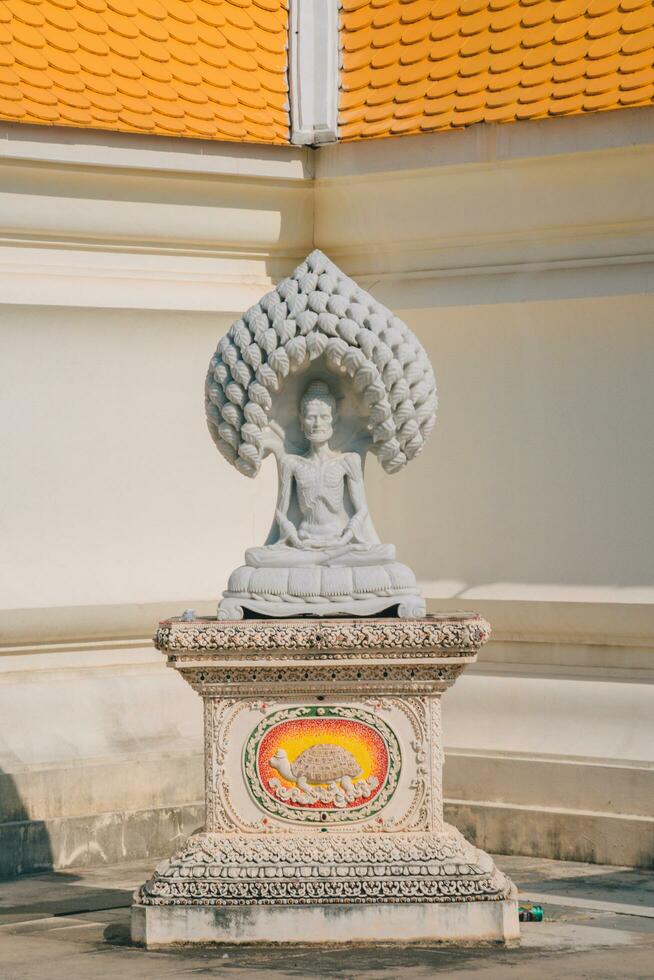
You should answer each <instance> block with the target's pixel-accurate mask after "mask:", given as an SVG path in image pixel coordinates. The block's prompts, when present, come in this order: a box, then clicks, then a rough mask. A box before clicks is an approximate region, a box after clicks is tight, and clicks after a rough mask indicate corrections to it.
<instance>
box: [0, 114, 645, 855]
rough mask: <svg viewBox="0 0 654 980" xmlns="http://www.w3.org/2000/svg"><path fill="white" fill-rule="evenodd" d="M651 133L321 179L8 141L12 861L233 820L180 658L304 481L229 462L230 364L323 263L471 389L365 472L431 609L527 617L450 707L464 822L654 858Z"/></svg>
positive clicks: (447, 138)
mask: <svg viewBox="0 0 654 980" xmlns="http://www.w3.org/2000/svg"><path fill="white" fill-rule="evenodd" d="M653 120H654V115H653V114H652V112H650V111H648V110H636V111H634V112H619V113H608V114H606V115H605V116H604V117H603V118H602V117H601V116H595V117H589V118H586V119H582V120H575V119H569V120H561V121H559V122H547V123H542V124H524V125H520V126H506V127H473V129H471V130H469V131H466V132H465V133H461V134H435V135H434V136H431V137H425V138H419V139H417V140H414V139H412V138H411V139H410V138H407V139H402V140H399V141H383V143H372V144H368V145H359V146H351V145H340V146H336V147H334V148H322V149H321V150H320V151H319V152H318V155H317V157H316V155H313V156H312V155H311V151H306V150H297V149H293V150H290V149H289V150H288V151H285V150H279V152H278V154H277V155H276V154H274V153H272V152H271V151H269V150H263V149H260V148H259V149H252V150H251V151H250V150H248V151H244V150H243V148H242V147H239V148H235V147H216V146H213V147H209V148H206V150H205V144H199V143H198V144H195V143H192V144H191V145H190V146H187V145H186V144H181V145H180V143H179V142H178V141H174V140H171V141H168V140H161V141H159V140H155V139H151V140H148V139H142V140H141V139H140V138H137V139H135V140H133V141H132V139H131V138H130V139H127V138H125V139H118V138H114V137H108V136H107V137H105V136H103V135H102V134H82V135H79V134H77V135H75V136H73V135H71V134H70V133H67V134H66V133H64V134H63V135H62V133H61V131H56V130H53V131H50V130H45V128H43V129H40V128H35V129H30V128H23V127H7V128H6V132H3V136H4V139H3V140H2V141H1V142H2V149H1V150H0V155H2V157H3V159H2V162H0V201H1V202H2V207H1V208H0V213H1V214H2V219H1V224H2V235H3V241H4V243H5V244H4V245H3V246H2V248H0V299H2V301H3V306H2V308H1V309H0V318H1V326H0V361H1V362H2V364H3V368H4V383H3V390H2V393H1V394H0V400H1V402H2V410H1V412H0V419H1V420H2V421H1V425H2V429H3V434H2V445H3V461H2V471H3V479H2V490H1V492H0V498H1V503H0V508H1V511H0V513H1V515H2V520H1V524H2V535H3V544H2V558H1V560H0V606H1V607H2V612H0V637H1V642H2V649H1V650H0V653H1V654H2V655H1V656H0V717H2V719H3V724H2V726H1V730H0V852H1V853H3V855H4V865H5V870H12V869H16V868H19V867H23V868H24V869H30V868H32V869H34V868H37V867H41V866H47V865H48V864H52V863H54V864H55V865H56V866H60V867H64V866H66V867H72V866H74V865H75V864H83V863H95V862H101V861H110V860H119V859H121V858H122V857H137V856H140V855H146V854H147V855H155V854H159V853H164V852H165V851H167V850H170V849H171V848H172V847H173V846H174V843H175V841H174V838H175V837H176V836H179V835H180V834H183V833H187V832H188V831H190V830H192V829H194V827H195V826H197V825H198V824H199V823H201V820H202V816H201V806H200V803H199V801H200V799H201V795H202V785H201V761H200V740H201V716H200V703H199V699H198V698H196V697H195V696H194V695H193V694H192V692H190V691H189V690H187V689H186V687H185V685H181V686H180V683H179V679H178V678H175V677H173V676H172V673H171V672H168V671H167V670H166V669H165V668H164V667H163V666H162V664H161V662H160V661H161V659H162V658H160V657H159V655H158V654H156V652H154V651H153V650H152V649H151V647H150V645H149V639H148V638H149V635H150V634H151V631H152V628H153V625H154V623H155V622H156V621H157V620H158V619H159V618H162V617H163V616H165V615H168V614H171V613H172V614H175V613H179V612H180V611H181V610H182V609H183V608H185V607H188V606H195V607H196V608H197V609H198V611H209V610H211V608H212V606H213V604H214V601H215V598H216V597H217V596H218V594H219V592H220V590H221V588H222V587H223V586H224V584H225V582H226V578H227V575H228V574H229V571H231V569H232V568H233V567H234V566H235V565H236V564H238V563H239V561H240V559H241V554H242V551H243V549H244V548H245V547H246V546H247V545H248V544H251V543H256V542H259V541H261V540H263V537H264V536H265V533H266V531H267V528H268V523H269V520H270V516H271V512H272V506H273V503H272V494H273V484H274V480H273V473H272V467H270V466H268V467H267V472H264V473H262V475H261V476H260V477H259V478H258V479H257V481H256V483H255V482H250V481H247V480H246V479H244V478H243V477H241V476H240V475H239V474H237V473H236V472H235V471H232V470H231V468H229V467H227V466H226V465H225V464H224V463H223V461H222V459H221V458H220V457H219V455H218V454H217V453H216V452H215V450H214V449H213V446H212V444H211V441H210V439H209V437H208V434H207V432H206V429H205V425H204V420H203V406H202V384H203V379H204V372H205V370H206V364H207V361H208V358H209V356H210V354H211V352H212V350H213V348H214V346H215V343H216V341H217V339H218V337H219V336H220V335H221V333H222V332H223V331H224V329H225V328H226V326H227V325H228V324H229V323H230V322H231V320H232V319H233V318H234V316H235V315H236V314H238V313H239V312H240V311H241V310H242V309H243V308H245V307H247V306H248V305H250V304H251V303H252V302H254V301H255V300H256V299H257V298H258V296H259V295H261V293H263V292H264V291H265V290H266V288H268V287H269V285H270V284H271V282H273V281H274V280H275V279H277V278H279V277H281V276H282V275H283V274H284V272H285V271H286V270H288V269H290V268H292V266H293V265H294V264H295V262H296V261H297V260H299V259H301V258H302V257H303V255H304V254H306V252H308V251H309V250H310V249H311V248H312V247H314V246H318V247H321V248H323V249H324V250H325V251H326V252H328V254H330V256H331V257H332V258H333V259H334V260H335V261H336V262H338V263H339V264H341V265H342V266H343V267H344V268H345V269H347V271H349V272H351V273H353V274H355V275H357V277H358V278H360V280H361V281H362V282H363V284H365V285H366V286H367V288H370V289H371V290H372V292H373V293H374V294H375V295H376V296H377V297H378V298H379V299H380V300H382V301H383V302H386V303H387V304H388V305H391V306H392V307H393V308H395V309H397V310H398V312H399V313H400V314H401V315H402V316H403V317H404V318H405V319H406V320H407V322H408V323H409V325H410V326H411V327H412V328H413V329H414V330H415V331H416V333H417V334H418V335H419V336H420V338H421V340H422V341H423V343H424V344H425V346H426V348H427V350H428V352H429V354H430V356H431V358H432V360H433V363H434V368H435V371H436V375H437V379H438V381H439V387H440V394H441V410H440V416H439V422H438V425H437V427H436V429H435V431H434V434H433V436H432V438H431V440H430V443H429V446H428V448H427V450H426V452H425V454H424V456H423V457H421V458H420V459H419V460H417V461H416V462H415V464H413V465H412V466H411V467H410V468H408V470H407V471H405V472H403V473H401V474H399V475H397V476H395V477H387V476H385V475H383V474H382V473H381V471H380V470H379V468H378V467H377V465H376V463H375V462H374V461H373V462H372V463H371V465H370V466H369V468H368V472H367V475H366V480H367V484H368V491H369V498H370V503H371V507H372V509H373V514H374V517H375V521H376V523H377V526H378V530H379V531H380V534H381V536H382V538H383V539H384V540H390V541H394V542H395V543H396V544H397V546H398V552H399V556H400V558H402V559H404V560H406V561H407V562H408V563H409V564H411V565H412V566H413V567H414V569H415V571H416V573H417V574H418V577H419V578H420V579H421V581H422V582H423V583H424V587H425V594H426V595H427V596H428V598H429V606H430V608H431V609H434V610H435V609H438V608H449V609H454V608H468V609H470V608H474V609H477V610H478V611H479V612H481V613H483V614H485V615H486V616H487V617H488V618H489V619H490V621H491V623H492V624H493V627H494V639H493V641H492V642H491V643H490V644H489V646H488V647H487V648H486V649H485V650H484V651H483V652H482V655H481V657H480V661H479V663H478V665H477V666H476V667H475V668H473V669H472V670H470V671H469V672H468V673H467V674H465V675H464V676H463V677H462V678H461V679H460V680H459V681H458V682H457V685H456V686H455V688H454V689H453V690H452V691H451V692H449V693H448V695H447V697H446V699H445V702H444V705H445V733H446V743H447V746H448V756H447V764H446V773H445V781H446V795H447V797H448V799H449V801H450V802H449V804H448V812H449V816H450V819H452V820H454V821H456V822H458V823H459V824H460V826H461V827H462V829H464V831H465V832H466V834H468V835H469V836H472V837H473V838H475V837H476V839H477V841H478V843H479V844H480V845H481V846H482V847H484V848H486V849H491V850H500V851H515V852H517V853H531V854H541V855H546V856H552V857H569V858H577V859H581V860H584V859H588V860H596V861H605V862H608V863H625V864H641V865H643V864H651V862H652V860H653V859H652V854H653V853H654V830H653V819H652V818H653V814H652V805H651V800H652V798H653V796H654V793H653V792H652V785H653V783H652V779H653V775H652V774H653V772H654V752H653V744H654V742H653V739H652V735H651V721H649V719H648V714H649V715H650V716H651V703H652V700H651V692H652V687H651V681H652V677H653V668H652V651H653V648H654V639H653V636H654V628H653V623H654V616H653V615H652V609H653V608H654V607H653V606H652V598H653V593H654V567H653V565H654V562H653V560H652V556H651V553H652V549H651V541H652V530H653V528H652V508H651V504H650V501H651V499H652V489H653V483H654V480H653V473H652V469H653V463H652V458H653V455H652V452H651V417H652V411H653V409H654V396H653V394H652V385H651V371H652V366H653V362H654V357H653V351H652V344H653V339H652V328H651V324H652V321H653V318H654V300H653V298H652V290H653V285H654V276H653V273H652V262H651V256H652V254H654V248H653V247H652V245H653V242H654V193H653V191H654V188H653V187H652V181H653V178H652V174H653V173H654V167H653V166H652V163H653V156H654V154H652V144H653V143H654V136H652V131H654V123H653ZM200 148H202V150H203V152H200ZM237 151H238V152H237ZM239 154H240V156H239ZM314 170H315V177H316V179H314ZM648 446H649V447H650V448H649V449H648ZM265 469H266V468H265ZM182 688H184V689H182Z"/></svg>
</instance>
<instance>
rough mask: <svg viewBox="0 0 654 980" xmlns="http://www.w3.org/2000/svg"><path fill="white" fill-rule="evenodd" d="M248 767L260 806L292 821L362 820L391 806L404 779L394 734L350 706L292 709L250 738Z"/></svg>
mask: <svg viewBox="0 0 654 980" xmlns="http://www.w3.org/2000/svg"><path fill="white" fill-rule="evenodd" d="M243 766H244V771H245V779H246V783H247V785H248V787H249V789H250V792H251V793H252V795H253V797H254V799H255V800H256V801H257V803H258V804H259V805H260V806H261V807H262V808H263V809H264V810H266V811H268V812H269V813H272V814H274V815H275V816H277V817H281V818H283V819H287V820H299V821H312V822H319V823H334V822H342V821H348V820H362V819H364V818H367V817H370V816H372V815H373V814H375V813H377V812H378V811H379V810H381V809H382V808H383V807H384V806H386V804H387V803H388V802H389V800H390V799H391V797H392V796H393V793H394V792H395V789H396V787H397V783H398V780H399V776H400V768H401V754H400V746H399V743H398V740H397V737H396V735H395V734H394V732H393V731H392V730H391V729H390V728H389V726H388V725H387V724H386V723H385V722H383V721H382V720H381V719H380V718H378V717H377V716H375V715H374V714H372V713H371V712H368V711H364V710H362V709H360V708H350V707H329V708H328V707H320V706H316V707H297V708H284V709H282V710H281V711H276V712H274V713H273V714H271V715H268V716H267V717H266V718H264V719H263V720H262V721H261V722H259V724H258V725H257V726H256V728H255V729H254V731H253V732H252V733H251V735H250V737H249V738H248V740H247V742H246V745H245V751H244V759H243Z"/></svg>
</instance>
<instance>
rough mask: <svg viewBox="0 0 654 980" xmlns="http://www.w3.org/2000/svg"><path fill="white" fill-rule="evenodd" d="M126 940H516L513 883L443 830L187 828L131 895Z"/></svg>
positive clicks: (459, 838)
mask: <svg viewBox="0 0 654 980" xmlns="http://www.w3.org/2000/svg"><path fill="white" fill-rule="evenodd" d="M134 900H135V905H134V906H133V910H132V938H133V940H134V941H135V942H138V943H141V944H143V945H146V946H148V947H151V946H157V945H165V944H167V943H172V942H177V943H180V942H225V943H227V942H229V943H247V942H302V943H307V942H310V943H319V942H351V941H353V940H358V941H373V940H374V941H379V940H385V941H394V940H396V941H402V942H407V941H411V940H414V941H415V940H431V941H449V942H454V941H458V942H462V941H477V942H479V941H483V942H512V941H515V940H517V939H518V935H519V933H518V918H517V898H516V892H515V888H514V886H513V885H512V883H511V882H510V881H509V879H508V878H507V877H506V876H505V875H504V874H502V872H500V871H499V870H498V869H497V868H496V867H495V865H494V864H493V861H492V860H491V858H490V857H489V856H488V855H487V854H485V853H484V852H483V851H480V850H478V849H477V848H475V847H473V846H472V845H471V844H468V843H467V842H466V841H465V840H464V838H463V837H462V836H461V834H460V833H459V832H458V831H457V830H455V829H454V828H453V827H448V826H444V828H443V830H442V831H441V832H431V833H405V834H389V835H384V834H371V833H342V834H337V833H331V832H330V833H325V834H322V833H320V834H314V835H312V836H299V835H296V834H284V835H282V834H279V835H275V836H272V835H271V836H267V837H264V838H259V837H257V836H255V835H245V834H240V835H237V834H234V835H229V834H197V835H195V836H194V837H191V838H190V839H189V840H188V841H187V842H186V844H185V846H184V847H183V848H182V849H181V850H180V851H178V852H177V854H175V855H174V857H173V858H171V859H170V860H169V861H165V862H163V863H162V864H161V865H159V867H158V868H157V870H156V871H155V873H154V875H153V877H152V878H151V879H150V880H149V881H148V882H146V883H145V885H143V886H142V888H141V889H140V890H139V891H138V892H137V893H136V895H135V896H134Z"/></svg>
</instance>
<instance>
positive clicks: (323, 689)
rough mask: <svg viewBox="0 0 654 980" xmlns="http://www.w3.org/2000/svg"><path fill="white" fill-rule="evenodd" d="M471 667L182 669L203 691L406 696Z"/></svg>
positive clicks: (441, 686)
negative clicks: (367, 691) (354, 693)
mask: <svg viewBox="0 0 654 980" xmlns="http://www.w3.org/2000/svg"><path fill="white" fill-rule="evenodd" d="M464 666H465V662H464V663H456V664H452V665H451V666H441V665H438V664H417V665H406V664H401V663H400V664H392V663H390V664H388V665H384V664H371V665H369V664H365V665H359V666H344V665H341V664H333V665H331V666H314V665H313V664H304V665H302V666H297V667H296V666H292V667H291V666H285V667H284V669H283V670H282V669H280V668H278V667H266V666H252V667H227V666H225V667H213V666H207V667H181V668H179V670H180V673H181V674H182V675H183V676H184V678H185V680H187V681H188V683H189V684H190V685H191V686H192V687H193V688H195V690H197V691H199V692H200V693H202V694H203V695H213V696H219V695H229V694H234V695H240V696H243V697H247V696H248V695H255V694H264V693H269V692H271V691H276V692H277V694H280V695H281V694H282V693H283V694H284V695H294V694H298V695H303V696H306V695H307V694H308V693H310V692H312V691H315V692H316V693H320V694H327V693H329V694H334V693H346V694H351V693H353V692H354V691H356V690H361V691H365V690H371V689H374V690H378V691H380V692H384V693H397V694H402V693H404V692H405V691H407V690H413V691H419V692H420V693H425V694H427V693H434V692H436V691H441V690H444V688H446V687H449V685H450V684H452V683H453V681H454V680H455V678H456V677H458V675H459V674H460V673H461V671H462V670H463V668H464Z"/></svg>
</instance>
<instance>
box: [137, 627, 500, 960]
mask: <svg viewBox="0 0 654 980" xmlns="http://www.w3.org/2000/svg"><path fill="white" fill-rule="evenodd" d="M489 635H490V628H489V626H488V623H486V622H485V621H484V620H483V619H481V618H480V617H478V616H475V615H474V614H472V615H470V614H465V613H461V614H458V615H450V616H432V617H426V618H424V619H414V620H406V619H398V618H394V619H382V618H380V619H358V620H354V619H349V620H347V619H346V620H341V619H337V618H330V619H322V620H320V619H313V618H312V619H289V620H283V621H279V620H277V621H275V620H270V619H268V620H253V619H250V620H241V621H240V622H239V621H235V622H229V621H225V620H215V619H205V620H195V621H184V622H181V621H179V620H168V621H166V622H165V623H162V624H161V625H160V627H159V630H158V631H157V634H156V637H155V642H156V645H157V647H158V648H159V649H160V650H165V651H166V653H167V655H168V663H169V665H170V666H172V667H174V668H175V669H176V670H178V671H179V673H180V674H181V675H182V677H183V678H184V679H185V680H186V681H187V682H188V683H189V684H190V685H191V686H192V687H193V688H194V689H195V690H196V691H197V692H198V693H199V694H200V695H201V697H202V698H203V700H204V708H205V712H204V717H205V786H206V825H205V826H206V831H205V832H204V833H202V834H196V835H195V836H193V837H191V838H190V839H189V840H188V841H187V843H186V844H185V845H184V846H183V847H182V848H181V849H180V850H179V851H178V852H177V853H176V854H175V856H174V857H173V858H172V859H171V860H169V861H166V862H164V863H163V864H162V865H160V866H159V867H158V868H157V870H156V872H155V874H154V876H153V877H152V878H151V879H150V881H148V882H146V884H145V885H143V887H142V888H141V889H140V890H139V892H138V893H137V894H136V895H135V898H134V900H135V905H134V911H133V919H132V936H133V939H134V941H135V942H138V943H141V944H144V945H146V946H161V945H166V944H167V943H180V942H230V943H234V942H236V943H242V942H266V943H270V942H303V943H306V942H316V943H318V942H353V941H375V942H378V941H380V940H385V941H398V942H408V941H412V940H413V941H415V940H430V941H447V942H471V941H478V942H491V941H492V942H513V941H515V940H516V939H517V936H518V914H517V903H516V897H515V890H514V889H513V886H512V884H511V882H510V881H509V880H508V879H507V878H506V876H505V875H503V874H502V873H501V872H499V871H498V870H497V868H496V867H495V865H494V864H493V862H492V860H491V858H490V857H488V855H487V854H484V853H483V852H482V851H479V850H478V849H477V848H475V847H473V846H472V845H471V844H468V843H467V842H466V841H465V840H464V838H463V837H462V836H461V834H460V833H459V832H458V831H456V830H454V829H453V828H452V827H448V826H447V825H445V824H444V823H443V800H442V775H441V768H442V744H443V743H442V731H441V696H442V695H443V693H444V692H445V691H446V690H447V689H448V688H449V687H450V686H451V685H452V684H453V683H454V681H455V680H456V678H457V677H458V676H459V674H460V673H461V671H462V670H463V669H464V668H465V667H466V666H467V664H469V663H472V662H473V661H474V660H475V657H476V654H477V651H478V649H479V648H480V647H481V646H482V645H483V644H484V643H485V641H486V640H487V639H488V636H489Z"/></svg>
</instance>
